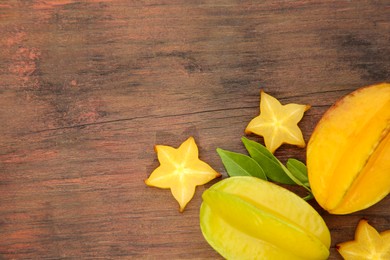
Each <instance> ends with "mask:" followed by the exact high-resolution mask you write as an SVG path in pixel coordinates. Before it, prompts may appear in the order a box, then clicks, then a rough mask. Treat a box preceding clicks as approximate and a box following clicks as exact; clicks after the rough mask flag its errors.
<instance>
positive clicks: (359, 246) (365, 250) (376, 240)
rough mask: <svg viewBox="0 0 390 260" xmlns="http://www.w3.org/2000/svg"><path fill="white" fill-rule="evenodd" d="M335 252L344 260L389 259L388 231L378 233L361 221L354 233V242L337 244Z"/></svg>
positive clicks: (365, 221) (389, 241)
mask: <svg viewBox="0 0 390 260" xmlns="http://www.w3.org/2000/svg"><path fill="white" fill-rule="evenodd" d="M336 248H337V251H338V252H339V253H340V254H341V255H342V257H343V258H344V259H345V260H388V259H390V230H387V231H383V232H381V233H378V231H376V229H375V228H374V227H372V226H371V225H370V224H368V222H367V220H365V219H362V220H360V221H359V224H358V226H357V228H356V232H355V240H353V241H348V242H343V243H340V244H337V246H336Z"/></svg>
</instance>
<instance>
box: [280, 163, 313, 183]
mask: <svg viewBox="0 0 390 260" xmlns="http://www.w3.org/2000/svg"><path fill="white" fill-rule="evenodd" d="M286 166H287V169H288V170H289V171H290V172H291V173H292V174H293V175H294V177H295V178H297V179H299V180H300V181H301V182H302V184H303V185H305V186H307V187H309V186H310V185H309V179H308V176H307V168H306V165H305V164H304V163H303V162H301V161H298V160H297V159H293V158H290V159H288V160H287V164H286Z"/></svg>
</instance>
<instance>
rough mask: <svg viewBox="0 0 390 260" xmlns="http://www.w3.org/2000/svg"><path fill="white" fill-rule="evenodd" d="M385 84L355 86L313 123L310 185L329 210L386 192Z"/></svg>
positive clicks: (361, 204)
mask: <svg viewBox="0 0 390 260" xmlns="http://www.w3.org/2000/svg"><path fill="white" fill-rule="evenodd" d="M389 132H390V84H387V83H382V84H377V85H373V86H369V87H365V88H361V89H358V90H356V91H354V92H352V93H351V94H349V95H347V96H345V97H343V98H342V99H341V100H340V101H338V102H337V103H335V104H334V105H333V106H332V107H331V108H330V109H329V110H328V111H327V112H326V113H325V114H324V115H323V117H322V119H321V120H320V121H319V122H318V124H317V126H316V127H315V130H314V131H313V134H312V136H311V138H310V140H309V143H308V147H307V168H308V177H309V182H310V187H311V189H312V192H313V195H314V197H315V199H316V200H317V202H318V203H319V204H320V205H321V206H322V207H323V208H324V209H326V210H327V211H329V212H330V213H333V214H348V213H352V212H356V211H359V210H363V209H365V208H368V207H370V206H371V205H373V204H375V203H377V202H378V201H380V200H381V199H382V198H384V197H385V196H387V194H389V192H390V134H389Z"/></svg>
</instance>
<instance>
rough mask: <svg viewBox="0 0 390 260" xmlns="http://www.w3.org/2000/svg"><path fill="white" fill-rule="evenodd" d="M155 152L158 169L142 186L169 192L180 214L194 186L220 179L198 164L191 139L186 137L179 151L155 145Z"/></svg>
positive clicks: (198, 160) (212, 171)
mask: <svg viewBox="0 0 390 260" xmlns="http://www.w3.org/2000/svg"><path fill="white" fill-rule="evenodd" d="M155 151H156V153H157V158H158V160H159V162H160V166H159V167H157V168H156V169H155V170H154V171H153V172H152V174H151V175H150V176H149V178H148V179H147V180H145V183H146V185H148V186H154V187H158V188H162V189H171V192H172V195H173V197H174V198H175V199H176V200H177V202H178V203H179V205H180V212H183V211H184V208H185V206H186V205H187V203H188V202H189V201H190V200H191V199H192V197H193V196H194V193H195V187H196V186H198V185H203V184H205V183H207V182H209V181H211V180H212V179H214V178H216V177H219V176H221V174H220V173H218V172H216V171H215V170H214V169H213V168H211V166H210V165H208V164H207V163H205V162H203V161H201V160H200V159H199V155H198V147H197V145H196V143H195V140H194V138H193V137H190V138H188V139H187V140H186V141H185V142H183V143H182V144H181V145H180V147H179V148H177V149H176V148H173V147H170V146H165V145H156V146H155Z"/></svg>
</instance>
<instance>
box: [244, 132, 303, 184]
mask: <svg viewBox="0 0 390 260" xmlns="http://www.w3.org/2000/svg"><path fill="white" fill-rule="evenodd" d="M241 140H242V142H243V143H244V145H245V148H246V149H247V150H248V153H249V154H250V156H251V157H252V158H253V159H254V160H255V161H256V162H257V163H258V164H259V165H260V166H261V168H263V170H264V172H265V174H266V175H267V177H268V178H269V179H271V180H273V181H276V182H279V183H282V184H295V183H296V182H294V181H293V180H292V179H291V178H290V177H289V176H288V174H286V172H285V170H284V169H283V165H282V163H281V162H280V161H279V160H278V159H277V158H276V157H275V156H274V155H273V154H272V153H271V152H270V151H268V149H267V148H265V147H264V146H263V145H261V144H260V143H258V142H255V141H252V140H249V139H247V138H245V137H242V138H241Z"/></svg>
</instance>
